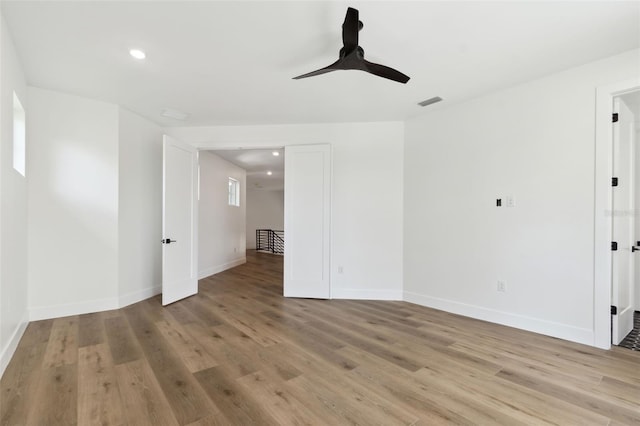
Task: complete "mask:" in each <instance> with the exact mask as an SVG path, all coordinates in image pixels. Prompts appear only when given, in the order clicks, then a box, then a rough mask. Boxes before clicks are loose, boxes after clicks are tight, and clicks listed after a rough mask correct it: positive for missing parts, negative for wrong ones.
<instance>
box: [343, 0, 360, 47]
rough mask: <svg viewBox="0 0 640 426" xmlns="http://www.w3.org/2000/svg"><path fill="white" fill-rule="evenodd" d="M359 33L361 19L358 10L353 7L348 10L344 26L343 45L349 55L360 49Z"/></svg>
mask: <svg viewBox="0 0 640 426" xmlns="http://www.w3.org/2000/svg"><path fill="white" fill-rule="evenodd" d="M358 31H360V19H359V13H358V9H354V8H352V7H350V8H348V9H347V14H346V15H345V17H344V23H343V24H342V44H344V49H345V52H346V53H347V54H349V53H350V52H352V51H353V50H354V49H355V48H357V47H358Z"/></svg>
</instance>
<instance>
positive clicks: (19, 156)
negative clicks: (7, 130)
mask: <svg viewBox="0 0 640 426" xmlns="http://www.w3.org/2000/svg"><path fill="white" fill-rule="evenodd" d="M26 150H27V143H26V124H25V113H24V108H23V107H22V104H21V103H20V99H18V96H17V95H16V92H13V168H14V169H16V171H17V172H18V173H20V174H21V175H22V176H25V171H26V170H25V169H26Z"/></svg>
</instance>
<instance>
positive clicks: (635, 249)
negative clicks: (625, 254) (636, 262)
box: [631, 246, 640, 253]
mask: <svg viewBox="0 0 640 426" xmlns="http://www.w3.org/2000/svg"><path fill="white" fill-rule="evenodd" d="M638 250H640V247H636V246H631V253H633V252H634V251H638Z"/></svg>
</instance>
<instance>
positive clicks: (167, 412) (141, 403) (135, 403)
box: [115, 359, 178, 426]
mask: <svg viewBox="0 0 640 426" xmlns="http://www.w3.org/2000/svg"><path fill="white" fill-rule="evenodd" d="M115 373H116V377H117V382H118V389H119V391H120V396H121V399H122V412H123V413H124V416H125V418H126V421H127V424H129V425H140V426H156V425H157V426H177V425H178V421H177V420H176V418H175V416H174V414H173V411H172V410H171V408H170V405H169V402H168V401H167V398H166V397H165V395H164V393H163V392H162V389H161V388H160V385H159V384H158V381H157V379H156V377H155V375H154V374H153V371H152V370H151V368H150V367H149V364H148V363H147V362H146V360H144V359H141V360H137V361H131V362H127V363H124V364H120V365H117V366H115Z"/></svg>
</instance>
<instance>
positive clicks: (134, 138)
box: [118, 108, 162, 306]
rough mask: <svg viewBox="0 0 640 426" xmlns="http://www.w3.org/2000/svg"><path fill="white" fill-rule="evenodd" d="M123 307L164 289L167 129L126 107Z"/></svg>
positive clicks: (121, 200)
mask: <svg viewBox="0 0 640 426" xmlns="http://www.w3.org/2000/svg"><path fill="white" fill-rule="evenodd" d="M118 115H119V138H118V142H119V145H118V148H119V151H118V158H119V167H118V171H119V180H118V229H119V232H118V247H119V251H118V259H119V262H118V283H119V305H120V306H124V305H128V304H130V303H134V302H137V301H139V300H142V299H145V298H148V297H151V296H153V295H155V294H158V293H160V292H161V290H162V287H161V285H162V244H161V243H160V240H161V239H162V129H161V128H160V127H159V126H158V125H156V124H154V123H152V122H150V121H148V120H146V119H144V118H142V117H140V116H138V115H136V114H134V113H132V112H130V111H127V110H125V109H122V108H120V109H119V112H118Z"/></svg>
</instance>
